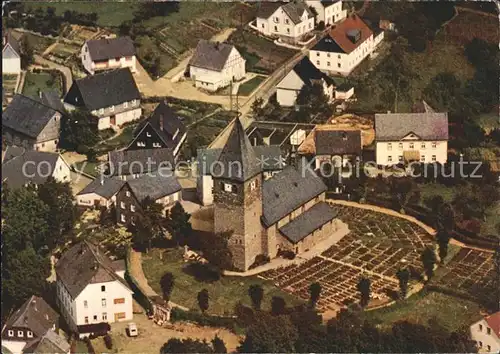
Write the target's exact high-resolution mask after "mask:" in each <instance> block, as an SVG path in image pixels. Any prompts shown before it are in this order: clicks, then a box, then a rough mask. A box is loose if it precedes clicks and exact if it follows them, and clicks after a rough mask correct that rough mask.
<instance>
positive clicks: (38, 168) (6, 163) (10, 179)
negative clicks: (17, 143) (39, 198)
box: [2, 147, 71, 189]
mask: <svg viewBox="0 0 500 354" xmlns="http://www.w3.org/2000/svg"><path fill="white" fill-rule="evenodd" d="M49 176H50V177H53V178H54V179H55V180H56V181H59V182H71V170H70V167H69V165H68V163H67V162H66V161H65V160H64V159H63V157H62V156H61V155H59V154H55V153H51V152H41V151H33V150H27V151H26V150H25V149H24V148H19V147H7V149H6V151H5V155H4V158H3V160H2V184H7V186H9V188H12V189H16V188H20V187H22V186H26V185H28V184H32V185H40V184H43V183H45V182H46V181H47V178H48V177H49Z"/></svg>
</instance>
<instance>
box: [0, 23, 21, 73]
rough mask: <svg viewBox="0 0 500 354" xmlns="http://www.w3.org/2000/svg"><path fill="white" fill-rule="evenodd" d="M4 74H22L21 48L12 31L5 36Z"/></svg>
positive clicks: (3, 51) (3, 52)
mask: <svg viewBox="0 0 500 354" xmlns="http://www.w3.org/2000/svg"><path fill="white" fill-rule="evenodd" d="M2 42H3V43H2V44H3V49H2V74H20V73H21V46H20V45H19V42H18V41H17V40H16V39H15V38H14V36H13V35H12V33H11V31H7V33H6V34H5V35H4V36H3V41H2Z"/></svg>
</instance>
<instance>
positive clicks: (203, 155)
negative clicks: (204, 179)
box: [197, 145, 285, 175]
mask: <svg viewBox="0 0 500 354" xmlns="http://www.w3.org/2000/svg"><path fill="white" fill-rule="evenodd" d="M221 151H222V149H198V151H197V154H198V155H197V162H198V173H200V174H202V175H209V174H210V167H211V166H214V163H215V162H216V161H217V160H218V159H219V155H220V153H221ZM253 151H254V154H255V157H256V159H257V160H258V161H260V162H261V167H262V170H263V171H279V170H282V169H283V168H284V167H285V159H284V158H283V155H282V153H281V148H280V146H279V145H258V146H254V147H253Z"/></svg>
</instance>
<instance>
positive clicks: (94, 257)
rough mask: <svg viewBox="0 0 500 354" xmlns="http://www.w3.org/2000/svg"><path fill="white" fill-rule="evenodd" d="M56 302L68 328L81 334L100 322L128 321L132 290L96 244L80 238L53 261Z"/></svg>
mask: <svg viewBox="0 0 500 354" xmlns="http://www.w3.org/2000/svg"><path fill="white" fill-rule="evenodd" d="M55 268H56V277H57V283H56V284H57V303H58V306H59V309H60V311H61V314H62V316H63V317H64V318H65V320H66V323H67V324H68V326H69V327H70V329H71V330H72V331H73V332H75V333H78V334H79V336H80V337H85V336H89V335H91V334H92V326H89V325H96V324H100V323H113V322H120V321H130V320H131V319H132V317H133V315H132V293H133V292H132V290H130V288H129V286H128V284H127V282H126V281H125V279H123V278H122V277H121V276H120V275H119V274H121V271H120V270H119V269H116V267H115V266H114V264H113V262H112V261H111V260H110V259H109V258H108V256H106V255H105V254H103V253H102V252H101V250H100V249H99V247H98V246H96V245H94V244H92V243H90V242H88V241H81V242H79V243H77V244H75V245H74V246H72V247H71V248H70V249H69V250H67V251H66V252H64V253H63V254H62V256H61V258H60V259H59V260H58V261H57V263H56V267H55Z"/></svg>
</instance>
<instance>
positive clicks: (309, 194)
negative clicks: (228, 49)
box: [211, 118, 340, 271]
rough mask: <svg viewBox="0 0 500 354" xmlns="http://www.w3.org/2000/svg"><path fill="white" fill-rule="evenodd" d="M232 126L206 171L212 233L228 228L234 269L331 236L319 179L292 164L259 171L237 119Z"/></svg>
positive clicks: (332, 213)
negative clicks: (272, 171)
mask: <svg viewBox="0 0 500 354" xmlns="http://www.w3.org/2000/svg"><path fill="white" fill-rule="evenodd" d="M232 125H233V126H232V127H230V129H229V131H228V134H227V139H226V141H225V142H224V145H223V147H222V151H221V152H220V155H219V157H218V160H217V161H216V162H214V166H213V169H212V173H211V174H212V178H213V196H214V231H215V232H216V233H220V232H228V231H229V232H232V235H231V237H230V239H229V247H230V250H231V252H232V255H233V265H234V268H236V269H238V270H241V271H246V270H248V269H249V267H250V266H251V265H252V264H253V263H254V262H255V258H256V257H257V256H258V255H264V256H269V257H270V258H274V257H276V256H277V255H278V253H279V252H280V251H284V250H287V251H292V252H294V253H295V254H300V253H302V252H305V251H307V250H309V249H311V248H312V247H313V246H314V245H316V244H317V243H319V242H321V241H323V240H325V239H327V238H328V237H329V236H331V235H332V234H333V233H334V232H335V231H336V230H337V229H338V227H339V224H340V222H339V220H338V219H337V211H336V210H335V209H334V208H332V207H331V206H330V205H329V204H328V203H326V202H325V192H326V190H327V187H326V185H325V184H324V183H323V181H322V179H321V178H320V177H318V176H317V175H316V174H315V173H314V172H313V171H312V170H309V169H306V168H304V169H303V170H302V169H301V168H300V167H299V168H296V167H294V166H286V167H285V168H283V170H282V171H281V172H279V173H277V174H274V175H272V176H268V175H265V174H264V171H263V167H262V165H263V157H262V156H258V155H257V154H256V149H255V148H254V147H253V146H252V145H251V144H250V141H249V139H248V137H247V135H246V133H245V131H244V129H243V126H242V124H241V121H240V120H239V118H237V119H236V120H235V121H233V123H232ZM266 177H267V178H266Z"/></svg>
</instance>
